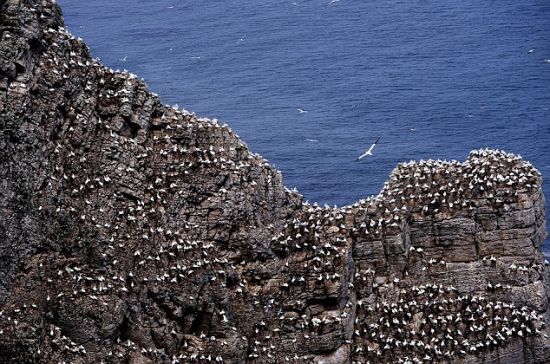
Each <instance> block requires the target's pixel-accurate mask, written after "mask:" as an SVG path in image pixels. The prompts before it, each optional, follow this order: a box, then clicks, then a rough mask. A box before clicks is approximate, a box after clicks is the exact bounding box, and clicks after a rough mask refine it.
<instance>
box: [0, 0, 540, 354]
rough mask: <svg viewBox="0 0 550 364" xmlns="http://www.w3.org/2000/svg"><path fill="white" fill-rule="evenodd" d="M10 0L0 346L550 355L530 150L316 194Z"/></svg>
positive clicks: (3, 52)
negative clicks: (368, 193)
mask: <svg viewBox="0 0 550 364" xmlns="http://www.w3.org/2000/svg"><path fill="white" fill-rule="evenodd" d="M0 9H1V10H0V130H1V134H0V167H1V168H0V177H1V178H0V361H2V362H10V363H14V362H48V363H49V362H58V361H66V362H68V361H70V362H77V363H99V362H112V363H120V362H129V363H153V362H154V363H164V362H166V363H171V362H181V363H188V362H206V361H216V362H227V363H237V362H256V363H277V362H285V361H292V362H323V363H350V362H357V363H359V362H381V363H387V362H429V361H432V360H433V361H436V362H484V363H521V362H526V363H545V362H550V341H549V338H548V336H547V335H548V334H550V333H549V330H548V327H547V323H548V321H549V319H550V317H549V312H550V311H549V310H548V293H549V287H548V282H549V280H548V267H547V265H548V264H547V263H545V260H544V257H543V255H542V254H541V252H540V244H541V243H542V241H543V240H544V238H545V236H546V231H545V211H544V197H543V194H542V191H541V177H540V175H539V173H538V172H537V170H536V169H535V168H534V167H532V166H531V165H530V164H529V163H527V162H525V161H523V160H522V159H521V158H519V157H517V156H514V155H511V154H507V153H504V152H501V151H488V150H481V151H474V152H472V153H471V154H470V156H469V157H468V159H467V160H466V161H465V162H463V163H458V162H439V161H426V162H419V163H408V164H403V165H400V166H398V167H397V168H396V169H395V170H394V172H393V173H392V175H391V176H390V179H389V182H388V183H387V184H386V185H385V186H384V189H383V190H382V192H381V193H380V194H379V195H378V196H376V197H374V198H370V199H368V200H364V201H360V202H358V203H356V204H354V205H352V206H348V207H344V208H340V209H331V208H322V207H319V206H316V205H308V204H305V203H304V202H303V199H302V198H301V196H300V195H299V194H297V193H296V192H292V191H289V190H288V189H286V188H285V187H284V186H283V184H282V180H281V175H280V173H279V172H278V171H276V170H275V169H273V168H272V167H270V166H269V165H268V164H267V163H266V162H265V161H264V160H263V159H262V158H261V157H260V156H258V155H255V154H252V153H250V152H249V151H248V149H247V147H246V145H244V144H243V143H242V142H241V141H240V140H239V139H238V137H237V136H236V135H235V134H234V133H232V131H231V130H230V129H229V128H228V127H227V126H225V125H219V124H218V123H216V122H215V121H211V120H207V119H202V118H199V117H197V116H195V115H194V114H190V113H188V112H186V111H178V110H175V109H173V108H170V107H167V106H164V105H162V104H161V102H160V100H159V99H158V97H157V96H156V95H154V94H152V93H150V92H149V91H148V90H147V88H146V86H145V85H144V83H143V82H142V81H140V80H139V79H138V78H137V77H136V76H134V75H131V74H128V73H125V72H113V71H112V70H110V69H108V68H105V67H104V66H102V65H101V64H100V63H99V62H98V61H97V60H94V59H92V58H91V57H90V54H89V51H88V49H87V48H86V46H85V45H84V43H83V42H82V41H80V40H78V39H74V38H73V37H72V36H71V35H70V34H69V33H68V32H67V31H66V30H65V29H64V28H63V26H64V24H63V19H62V17H61V12H60V10H59V8H58V7H57V5H55V3H52V2H51V1H50V0H42V1H37V0H0Z"/></svg>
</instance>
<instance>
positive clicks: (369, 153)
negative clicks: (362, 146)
mask: <svg viewBox="0 0 550 364" xmlns="http://www.w3.org/2000/svg"><path fill="white" fill-rule="evenodd" d="M379 140H380V137H378V138H377V139H376V141H375V142H374V143H372V145H371V146H370V148H369V149H368V150H367V151H366V152H365V153H363V154H361V155H360V156H359V157H358V158H357V159H356V160H355V161H356V162H358V161H360V160H361V159H363V158H365V157H366V156H368V155H372V150H373V149H374V147H375V146H376V144H378V141H379Z"/></svg>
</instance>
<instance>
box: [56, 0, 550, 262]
mask: <svg viewBox="0 0 550 364" xmlns="http://www.w3.org/2000/svg"><path fill="white" fill-rule="evenodd" d="M59 2H60V3H61V5H62V7H63V10H64V15H65V20H66V23H67V25H68V27H69V29H70V30H71V31H72V32H73V33H74V34H75V35H78V36H81V37H82V38H84V39H85V41H86V42H87V44H88V45H89V46H90V48H91V50H92V53H93V55H94V56H95V57H100V58H101V59H102V61H103V62H104V63H105V64H106V65H109V66H111V67H113V68H120V69H128V70H130V71H131V72H133V73H136V74H138V75H139V76H141V77H143V78H144V79H145V80H146V82H147V83H148V85H149V86H150V88H151V89H152V90H153V91H155V92H157V93H158V94H159V95H160V97H161V98H162V100H163V101H164V102H165V103H170V104H179V106H180V107H184V108H185V109H187V110H190V111H194V112H196V113H197V114H199V115H201V116H208V117H212V118H218V119H219V120H221V121H224V122H227V123H228V124H230V126H231V127H232V128H233V130H235V131H236V132H237V133H238V134H239V135H240V136H241V137H242V138H243V139H244V141H245V142H247V144H248V145H249V147H250V148H251V149H252V150H253V151H255V152H258V153H260V154H262V155H263V156H264V157H265V158H267V159H268V160H269V161H270V162H271V163H272V164H274V165H275V166H276V167H277V168H278V169H280V170H281V171H282V172H283V176H284V180H285V183H286V185H287V186H290V187H297V188H298V189H299V190H300V192H301V193H302V194H303V195H304V196H305V198H306V199H308V200H310V201H317V202H320V203H328V204H331V205H332V204H336V205H345V204H349V203H352V202H354V201H356V200H358V199H360V198H364V197H366V196H368V195H371V194H376V193H378V191H379V190H380V189H381V188H382V185H383V183H384V181H386V180H387V178H388V175H389V174H390V172H391V171H392V169H393V168H394V167H395V166H396V164H397V163H399V162H403V161H408V160H411V159H416V160H418V159H428V158H434V159H437V158H441V159H457V160H464V159H465V158H466V157H467V155H468V152H469V151H470V150H471V149H476V148H485V147H490V148H499V149H504V150H506V151H509V152H513V153H516V154H520V155H522V156H523V157H524V158H525V159H527V160H529V161H531V162H532V163H533V164H534V165H535V166H536V167H537V168H538V169H539V170H540V171H541V172H542V174H543V177H544V178H545V185H544V188H545V190H546V192H549V191H550V183H549V181H550V20H549V19H550V2H548V1H547V0H525V1H517V0H499V1H492V0H487V1H478V0H476V1H474V0H460V1H456V0H437V1H435V0H422V1H418V0H406V1H405V0H393V1H387V0H361V1H359V0H340V1H335V2H332V3H330V0H322V1H321V0H309V1H306V0H302V1H301V0H295V1H273V0H269V1H268V0H241V1H225V2H221V1H213V0H200V1H199V0H158V1H150V0H147V1H146V0H118V1H112V0H95V1H84V0H60V1H59ZM298 109H302V110H304V111H307V112H300V111H299V110H298ZM378 136H381V139H380V144H379V145H378V146H377V147H376V148H375V150H374V151H375V153H374V156H372V157H369V158H368V159H365V160H363V161H361V162H360V163H356V162H354V160H355V158H356V157H357V156H358V155H360V154H361V153H362V152H363V151H364V150H365V149H366V148H367V147H368V146H369V145H370V143H371V142H373V141H374V140H375V139H376V137H378ZM549 197H550V196H549ZM548 201H549V202H547V207H550V206H549V203H550V198H548ZM548 211H550V209H549V210H548ZM545 249H546V250H547V251H548V252H550V243H547V244H545Z"/></svg>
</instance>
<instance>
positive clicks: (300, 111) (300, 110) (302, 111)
mask: <svg viewBox="0 0 550 364" xmlns="http://www.w3.org/2000/svg"><path fill="white" fill-rule="evenodd" d="M298 112H299V113H300V114H306V113H307V110H304V109H301V108H298Z"/></svg>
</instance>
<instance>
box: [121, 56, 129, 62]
mask: <svg viewBox="0 0 550 364" xmlns="http://www.w3.org/2000/svg"><path fill="white" fill-rule="evenodd" d="M127 58H128V56H124V58H121V59H120V60H121V61H122V62H126V59H127Z"/></svg>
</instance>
